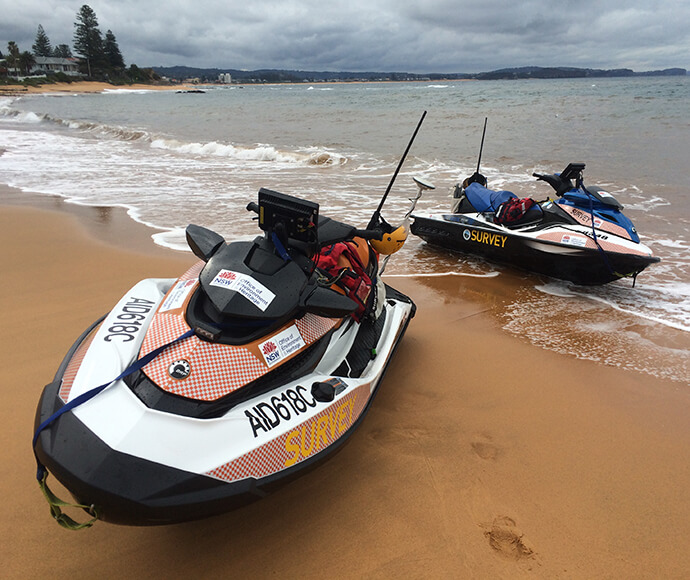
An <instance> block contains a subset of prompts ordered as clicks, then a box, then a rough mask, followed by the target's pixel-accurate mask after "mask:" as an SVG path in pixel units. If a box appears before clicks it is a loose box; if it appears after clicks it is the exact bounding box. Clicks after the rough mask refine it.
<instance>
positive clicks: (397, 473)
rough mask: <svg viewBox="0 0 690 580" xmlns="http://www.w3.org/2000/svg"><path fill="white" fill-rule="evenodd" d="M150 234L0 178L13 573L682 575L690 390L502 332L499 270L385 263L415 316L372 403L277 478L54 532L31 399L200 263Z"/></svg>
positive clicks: (8, 543) (689, 521) (688, 556)
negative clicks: (166, 284)
mask: <svg viewBox="0 0 690 580" xmlns="http://www.w3.org/2000/svg"><path fill="white" fill-rule="evenodd" d="M27 199H28V200H33V203H34V205H35V206H36V207H27V206H26V205H25V204H24V205H23V204H22V202H25V201H26V200H27ZM150 233H151V232H150V231H148V230H146V229H145V228H143V227H142V226H138V225H137V224H134V223H133V222H132V221H131V220H129V219H128V218H127V217H126V215H125V214H124V212H122V211H121V210H117V209H110V210H107V211H104V210H99V209H98V208H80V207H78V206H73V205H70V204H65V203H63V202H61V201H59V200H57V199H54V198H49V197H41V198H24V197H21V196H19V194H18V193H17V192H13V191H12V190H10V189H9V188H6V187H4V186H0V236H1V241H2V247H3V251H2V258H1V259H2V271H3V272H4V276H3V281H4V283H3V284H2V289H1V290H0V292H2V294H1V298H2V304H3V305H4V306H3V316H2V328H3V332H2V336H1V338H0V348H1V349H2V352H3V353H5V357H4V360H5V361H6V369H7V370H6V372H5V373H4V375H3V379H2V383H1V384H2V387H1V388H2V398H3V403H4V404H3V405H2V410H1V411H0V417H1V421H0V424H1V425H2V431H1V433H2V443H3V445H2V449H3V451H2V453H3V460H4V461H3V463H4V466H5V468H4V469H3V470H2V475H1V476H0V483H1V486H2V489H3V491H4V498H5V502H6V505H5V507H4V509H3V510H2V513H3V515H2V521H3V524H4V525H3V526H2V527H3V531H2V536H3V538H2V546H3V553H4V556H3V576H4V577H6V578H22V579H25V578H39V577H53V578H68V577H69V578H92V577H94V576H99V577H102V578H119V577H127V576H132V577H136V578H171V577H196V578H213V577H234V578H240V577H252V578H267V577H279V578H324V577H325V578H391V577H396V576H397V577H401V578H549V579H553V578H588V579H589V578H683V577H687V575H688V571H689V570H690V551H688V549H687V546H688V538H689V537H690V502H688V489H690V421H688V417H689V416H690V390H688V389H687V388H686V387H684V386H682V385H679V384H678V383H677V382H675V383H674V382H671V381H664V380H658V379H654V378H650V377H648V376H642V375H638V374H634V373H631V372H627V371H622V370H619V369H616V368H612V367H606V366H603V365H600V364H597V363H593V362H589V361H581V360H575V359H573V358H571V357H567V356H564V355H559V354H556V353H552V352H548V351H544V350H541V349H539V348H536V347H534V346H531V345H529V344H528V343H527V342H526V341H523V340H521V339H520V338H519V337H515V336H512V335H509V334H507V333H506V332H504V331H502V330H501V328H500V326H499V324H498V322H497V317H496V311H497V309H500V308H501V306H502V304H503V303H504V296H505V294H506V293H507V292H509V291H510V288H507V287H506V282H505V279H503V281H500V280H498V279H489V278H483V279H478V278H468V277H462V278H461V277H439V278H419V279H411V278H389V279H388V280H387V281H388V283H390V284H391V285H393V286H395V287H397V288H399V289H401V290H402V291H404V292H406V293H407V294H409V295H410V296H411V297H412V298H413V299H414V300H415V301H416V303H417V305H418V312H417V316H416V317H415V318H414V319H413V320H412V322H411V324H410V326H409V329H408V332H407V334H406V335H405V338H404V339H403V342H402V344H401V346H400V348H399V350H398V352H397V355H396V358H395V360H394V362H393V364H392V365H391V367H390V370H389V372H388V374H387V375H386V377H385V380H384V382H383V383H382V385H381V388H380V390H379V394H378V395H377V397H376V399H375V401H374V404H373V406H372V408H371V410H370V412H369V414H368V415H367V417H366V419H365V420H364V422H363V423H362V425H361V427H360V428H359V430H358V431H357V432H356V433H355V434H354V435H353V436H352V437H351V438H350V441H349V443H348V444H347V445H345V447H344V448H343V450H342V451H341V452H340V453H338V454H337V455H336V456H334V457H333V458H332V459H331V460H330V461H328V462H326V463H325V464H323V465H322V466H320V467H319V468H318V469H316V470H314V471H312V472H310V473H308V474H307V475H305V476H304V477H302V478H300V479H298V480H296V481H294V482H293V483H291V484H289V485H288V486H287V487H285V488H283V489H282V490H280V491H278V492H276V493H275V494H273V495H271V496H269V497H267V498H265V499H263V500H261V501H259V502H257V503H255V504H253V505H250V506H247V507H245V508H242V509H240V510H238V511H235V512H231V513H227V514H223V515H220V516H218V517H215V518H211V519H207V520H202V521H198V522H192V523H188V524H181V525H175V526H166V527H156V528H130V527H121V526H114V525H110V524H106V523H103V522H97V523H96V525H95V526H94V527H93V528H91V529H88V530H84V531H80V532H69V531H66V530H63V529H62V528H60V527H59V526H58V525H57V524H56V523H55V522H54V521H53V520H52V518H51V517H50V514H49V511H48V506H47V504H46V502H45V500H44V499H43V496H42V495H41V492H40V490H39V488H38V485H37V483H36V481H35V462H34V458H33V454H32V452H31V437H32V430H33V420H34V412H35V407H36V403H37V401H38V398H39V395H40V392H41V390H42V388H43V385H45V384H46V383H48V382H50V381H51V380H52V377H53V374H54V372H55V370H56V368H57V366H58V365H59V363H60V361H61V360H62V357H63V355H64V353H65V352H66V351H67V349H68V348H69V346H70V345H71V344H72V342H73V341H74V339H75V338H76V337H77V336H78V335H79V334H80V333H81V331H82V330H83V329H84V328H86V327H87V326H88V325H89V324H90V323H91V322H92V321H93V320H95V319H96V318H98V317H99V316H100V315H101V314H103V313H104V312H105V311H106V310H107V309H108V308H109V307H110V306H112V305H113V304H114V303H115V302H116V301H117V299H118V298H119V297H120V296H121V295H122V294H123V293H124V292H126V290H127V289H128V288H130V287H131V286H132V285H133V284H134V283H135V282H136V281H138V280H139V279H141V278H144V277H174V276H176V275H177V274H179V273H181V272H182V271H183V270H184V269H185V268H186V267H187V266H188V265H189V264H190V263H191V262H192V261H193V257H192V256H191V255H186V254H182V253H175V252H173V251H169V250H165V249H163V248H157V247H155V246H154V245H153V242H152V241H150V237H149V236H150ZM403 251H404V250H403ZM393 259H394V257H393ZM501 278H503V277H501ZM51 481H52V483H53V486H54V488H55V491H57V492H58V495H65V496H66V492H64V490H63V489H62V488H61V487H60V486H59V485H57V484H56V482H55V480H54V478H51ZM76 515H77V516H79V517H81V514H76Z"/></svg>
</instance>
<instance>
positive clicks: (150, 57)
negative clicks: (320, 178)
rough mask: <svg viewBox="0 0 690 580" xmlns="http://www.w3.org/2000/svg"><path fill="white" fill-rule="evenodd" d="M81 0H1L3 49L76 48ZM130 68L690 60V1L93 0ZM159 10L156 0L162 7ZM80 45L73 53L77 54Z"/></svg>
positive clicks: (485, 66) (649, 64) (402, 67)
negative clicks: (40, 39) (150, 1)
mask: <svg viewBox="0 0 690 580" xmlns="http://www.w3.org/2000/svg"><path fill="white" fill-rule="evenodd" d="M82 5H83V3H75V4H73V5H71V6H66V5H65V4H64V3H62V2H57V1H56V0H40V1H39V0H24V2H22V4H21V5H20V7H18V5H17V4H16V3H12V4H10V2H9V1H8V0H0V11H1V13H2V14H3V18H2V20H1V21H0V50H1V51H2V52H3V54H5V53H6V49H7V43H8V42H9V41H14V42H16V43H17V45H18V46H19V49H20V50H21V51H22V52H23V51H31V46H32V44H34V42H35V40H36V32H37V30H38V26H39V25H41V26H42V27H43V29H44V30H45V32H46V34H47V36H48V38H49V39H50V42H51V45H52V46H56V45H59V44H67V45H68V46H70V48H72V49H73V36H74V23H75V21H76V17H77V12H78V11H79V9H80V8H81V6H82ZM88 5H89V6H90V7H91V8H92V9H93V10H94V12H95V13H96V17H97V18H98V24H99V29H100V30H101V32H102V33H103V35H105V33H106V31H107V30H111V31H112V32H113V33H114V35H115V37H116V39H117V43H118V46H119V47H120V51H121V52H122V55H123V57H124V59H125V62H126V64H127V65H130V64H136V65H137V66H139V67H159V66H165V67H167V66H190V67H196V68H219V69H240V70H256V69H284V70H285V69H290V70H304V71H348V72H395V71H397V72H408V73H417V74H425V73H478V72H486V71H490V70H496V69H501V68H512V67H522V66H540V67H549V66H562V67H576V68H594V69H618V68H629V69H632V70H634V71H636V72H643V71H650V70H660V69H667V68H686V69H687V68H690V67H688V64H690V62H688V61H689V60H690V58H689V56H688V55H690V32H689V27H688V22H690V3H684V4H683V5H676V4H673V3H657V2H651V1H649V0H630V2H629V3H627V4H626V5H625V6H623V5H621V4H620V2H618V0H616V1H611V0H604V1H599V2H594V1H592V0H578V1H573V0H567V1H565V2H556V3H554V2H552V1H551V0H530V1H529V2H525V3H514V2H513V1H512V0H460V2H457V1H456V2H452V1H451V0H427V1H426V2H424V3H423V4H422V3H416V2H410V1H409V0H395V1H394V0H378V1H376V2H372V1H369V2H363V1H361V0H350V1H349V2H343V1H341V0H332V1H331V2H330V3H320V4H317V3H305V2H296V1H295V0H283V1H282V2H280V3H276V2H271V1H268V0H256V1H255V2H253V3H247V2H238V1H237V0H228V1H226V2H220V1H218V0H201V1H198V2H194V3H192V2H188V1H186V0H172V1H171V2H169V3H167V4H166V5H164V7H163V8H158V7H156V8H150V9H147V8H146V7H144V6H142V4H141V2H134V1H133V0H120V1H118V2H113V1H112V0H111V1H110V2H105V0H97V1H92V2H89V3H88ZM158 6H161V5H158ZM73 51H74V50H73Z"/></svg>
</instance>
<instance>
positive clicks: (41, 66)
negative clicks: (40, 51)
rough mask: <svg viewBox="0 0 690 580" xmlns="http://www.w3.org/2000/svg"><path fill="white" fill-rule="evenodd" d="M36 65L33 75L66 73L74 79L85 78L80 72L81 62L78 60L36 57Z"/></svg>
mask: <svg viewBox="0 0 690 580" xmlns="http://www.w3.org/2000/svg"><path fill="white" fill-rule="evenodd" d="M34 58H35V60H36V64H34V66H32V67H31V74H32V75H49V74H56V73H59V72H61V73H64V74H66V75H69V76H72V77H80V76H83V75H82V74H81V73H80V72H79V61H78V60H77V59H76V58H58V57H55V56H37V57H34Z"/></svg>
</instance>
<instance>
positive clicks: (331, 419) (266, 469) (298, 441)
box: [205, 384, 369, 482]
mask: <svg viewBox="0 0 690 580" xmlns="http://www.w3.org/2000/svg"><path fill="white" fill-rule="evenodd" d="M368 400H369V384H365V385H360V386H359V387H357V388H356V389H353V391H352V392H351V393H349V394H348V395H346V396H344V397H343V398H342V399H339V400H338V402H337V403H335V404H334V405H331V406H330V407H328V408H327V409H324V410H323V411H321V412H320V413H319V414H318V415H316V416H315V417H313V418H311V419H309V420H308V421H305V422H304V423H302V424H301V425H299V426H298V427H297V428H295V429H294V430H292V431H290V432H289V433H286V434H284V435H281V436H280V437H277V438H276V439H273V440H272V441H270V442H268V443H266V444H265V445H262V446H261V447H257V448H256V449H253V450H252V451H250V452H249V453H245V454H244V455H242V456H240V457H238V458H237V459H234V460H233V461H229V462H228V463H225V464H223V465H221V466H219V467H216V468H215V469H212V470H211V471H208V472H206V474H205V475H208V476H210V477H213V478H216V479H220V480H223V481H227V482H231V481H239V480H241V479H246V478H248V477H253V478H255V479H260V478H262V477H267V476H269V475H272V474H274V473H277V472H279V471H282V470H283V469H286V468H288V467H292V466H293V465H297V464H299V463H301V462H302V461H304V460H305V459H308V458H310V457H311V456H313V455H315V454H316V453H319V452H321V451H323V450H324V449H326V448H327V447H329V446H330V445H332V444H333V443H334V442H335V441H337V440H338V439H340V437H342V436H343V435H344V433H345V432H346V431H347V430H348V429H350V428H351V427H352V425H353V424H354V423H355V421H357V419H358V418H359V417H360V415H361V414H362V412H363V411H364V408H365V407H366V404H367V401H368Z"/></svg>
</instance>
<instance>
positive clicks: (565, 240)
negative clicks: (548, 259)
mask: <svg viewBox="0 0 690 580" xmlns="http://www.w3.org/2000/svg"><path fill="white" fill-rule="evenodd" d="M561 243H562V244H569V245H571V246H579V247H581V248H584V247H585V246H586V245H587V238H583V237H580V236H573V235H572V234H563V237H562V238H561Z"/></svg>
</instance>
